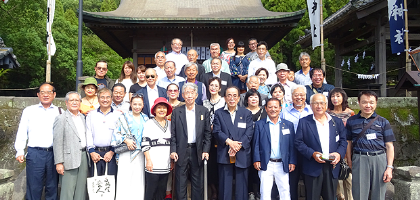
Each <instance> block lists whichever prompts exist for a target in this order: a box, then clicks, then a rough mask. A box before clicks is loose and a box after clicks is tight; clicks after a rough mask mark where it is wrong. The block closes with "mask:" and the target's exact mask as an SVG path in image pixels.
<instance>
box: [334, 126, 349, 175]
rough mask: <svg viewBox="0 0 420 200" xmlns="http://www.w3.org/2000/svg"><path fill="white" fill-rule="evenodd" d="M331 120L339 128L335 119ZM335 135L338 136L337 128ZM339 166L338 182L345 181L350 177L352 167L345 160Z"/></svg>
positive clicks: (341, 160)
mask: <svg viewBox="0 0 420 200" xmlns="http://www.w3.org/2000/svg"><path fill="white" fill-rule="evenodd" d="M331 120H332V122H333V124H334V127H337V126H336V124H335V121H334V118H331ZM335 133H336V135H338V132H337V128H335ZM339 164H340V173H339V174H338V180H345V179H347V178H348V177H349V175H350V173H351V169H350V166H349V165H348V164H347V162H346V161H344V159H343V158H341V159H340V162H339Z"/></svg>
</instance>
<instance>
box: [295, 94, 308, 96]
mask: <svg viewBox="0 0 420 200" xmlns="http://www.w3.org/2000/svg"><path fill="white" fill-rule="evenodd" d="M293 96H294V97H304V96H306V95H305V94H293Z"/></svg>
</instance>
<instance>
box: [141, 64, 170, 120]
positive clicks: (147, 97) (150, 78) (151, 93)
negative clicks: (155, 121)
mask: <svg viewBox="0 0 420 200" xmlns="http://www.w3.org/2000/svg"><path fill="white" fill-rule="evenodd" d="M158 77H159V76H158V75H157V74H156V71H155V70H154V69H150V68H149V69H147V70H146V82H147V85H146V87H144V88H142V89H140V90H139V91H137V93H141V94H143V100H144V102H143V104H144V107H143V113H144V114H146V115H147V116H150V117H154V116H153V114H152V112H151V109H152V106H153V104H154V102H155V100H156V99H157V98H159V97H165V98H166V89H165V88H162V87H159V86H157V85H156V80H157V79H158Z"/></svg>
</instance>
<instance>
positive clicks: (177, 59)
mask: <svg viewBox="0 0 420 200" xmlns="http://www.w3.org/2000/svg"><path fill="white" fill-rule="evenodd" d="M171 48H172V52H171V53H168V55H166V60H167V61H174V63H175V66H177V67H178V68H177V69H176V71H175V75H179V72H180V71H181V66H184V65H185V64H187V63H188V59H187V56H185V55H184V54H182V53H181V49H182V40H181V39H179V38H174V39H172V42H171Z"/></svg>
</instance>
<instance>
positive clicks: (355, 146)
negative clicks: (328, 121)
mask: <svg viewBox="0 0 420 200" xmlns="http://www.w3.org/2000/svg"><path fill="white" fill-rule="evenodd" d="M357 100H358V102H359V107H360V112H359V113H358V114H357V115H354V116H352V117H350V118H349V119H348V120H347V125H346V129H347V142H348V147H347V153H346V157H347V162H348V164H349V166H350V167H351V168H352V175H353V182H352V194H353V198H354V199H360V200H367V199H368V198H369V193H370V199H372V200H379V199H381V200H382V199H385V192H386V183H387V182H390V181H391V179H392V170H393V169H394V167H393V166H392V164H393V161H394V144H393V142H394V141H395V136H394V133H393V131H392V129H391V125H390V124H389V121H388V120H386V119H385V118H383V117H381V116H379V115H378V114H376V112H375V110H376V105H377V102H378V96H377V95H376V93H375V92H372V91H362V92H360V93H359V96H358V98H357ZM372 120H373V121H374V122H373V123H372V125H371V126H369V127H366V126H367V125H368V124H369V123H370V122H371V121H372ZM365 127H366V128H367V129H366V131H365V132H364V133H362V134H363V135H362V136H361V137H360V138H359V139H358V140H357V138H358V135H359V133H361V131H362V130H363V129H364V128H365ZM356 140H357V141H356ZM352 153H353V157H352V156H351V155H352Z"/></svg>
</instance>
